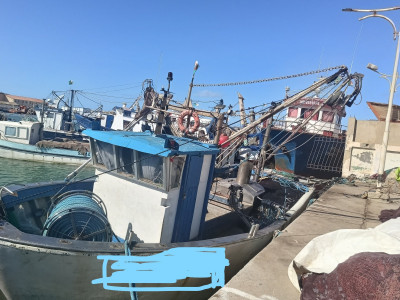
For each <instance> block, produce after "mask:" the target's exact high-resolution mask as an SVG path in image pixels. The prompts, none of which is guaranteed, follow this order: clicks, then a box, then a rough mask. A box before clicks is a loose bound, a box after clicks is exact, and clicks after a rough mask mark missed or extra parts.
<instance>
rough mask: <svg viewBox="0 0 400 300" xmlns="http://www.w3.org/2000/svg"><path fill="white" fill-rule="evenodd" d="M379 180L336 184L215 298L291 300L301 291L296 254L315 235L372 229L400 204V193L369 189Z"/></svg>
mask: <svg viewBox="0 0 400 300" xmlns="http://www.w3.org/2000/svg"><path fill="white" fill-rule="evenodd" d="M375 186H376V185H375V184H373V183H370V184H367V183H365V182H356V183H355V186H351V185H345V184H335V185H333V186H332V187H331V188H330V189H329V190H327V191H326V192H325V193H324V194H322V195H321V197H320V198H319V199H318V200H317V201H315V202H314V203H313V204H312V205H311V206H309V207H308V208H307V209H306V211H304V212H303V213H302V214H301V215H300V216H299V217H298V218H297V219H296V220H294V221H293V222H292V223H291V224H290V225H289V226H288V227H286V228H285V229H284V230H283V231H282V232H280V233H279V235H278V236H277V237H275V238H274V239H273V240H272V241H271V243H270V244H269V245H268V246H266V247H265V248H264V249H263V250H261V252H260V253H258V254H257V255H256V256H255V257H254V258H253V259H252V260H251V261H250V262H249V263H248V264H247V265H246V266H245V267H244V268H243V269H242V270H241V271H240V272H239V273H238V274H236V275H235V276H234V277H233V278H232V279H231V280H230V281H229V282H228V283H227V284H226V285H225V286H224V287H223V288H221V289H220V290H219V291H218V292H216V293H215V294H214V295H213V296H212V297H211V298H210V299H212V300H217V299H230V300H231V299H232V300H236V299H249V300H257V299H264V300H290V299H299V298H300V292H299V291H298V290H297V289H296V288H295V287H294V286H293V285H292V283H291V282H290V280H289V277H288V267H289V265H290V263H291V261H292V260H293V259H294V257H295V256H296V255H297V254H298V253H299V252H300V251H301V250H302V249H303V247H304V246H306V244H307V243H308V242H310V241H311V240H312V239H313V238H315V237H317V236H319V235H323V234H325V233H328V232H331V231H335V230H338V229H366V228H372V227H375V226H376V225H379V224H381V222H380V221H379V219H378V216H379V214H380V212H381V210H383V209H397V208H399V206H400V195H399V194H390V202H388V201H387V200H386V199H387V198H388V197H387V195H386V197H382V198H383V199H382V198H379V194H376V193H372V192H369V193H368V198H366V199H364V198H363V197H362V195H363V194H364V192H368V191H371V190H373V189H374V188H375Z"/></svg>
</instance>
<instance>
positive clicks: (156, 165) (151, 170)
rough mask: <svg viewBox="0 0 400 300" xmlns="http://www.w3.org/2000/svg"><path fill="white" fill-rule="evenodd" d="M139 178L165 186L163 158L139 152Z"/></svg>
mask: <svg viewBox="0 0 400 300" xmlns="http://www.w3.org/2000/svg"><path fill="white" fill-rule="evenodd" d="M138 162H139V164H138V178H139V180H142V181H145V182H148V183H152V184H155V185H159V186H163V164H164V163H163V158H162V157H161V156H158V155H152V154H148V153H143V152H138Z"/></svg>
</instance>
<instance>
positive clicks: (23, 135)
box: [18, 127, 28, 140]
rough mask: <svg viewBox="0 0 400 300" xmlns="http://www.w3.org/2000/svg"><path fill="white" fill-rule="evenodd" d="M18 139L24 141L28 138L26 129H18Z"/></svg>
mask: <svg viewBox="0 0 400 300" xmlns="http://www.w3.org/2000/svg"><path fill="white" fill-rule="evenodd" d="M18 137H19V138H21V139H25V140H26V139H27V138H28V128H21V127H20V128H18Z"/></svg>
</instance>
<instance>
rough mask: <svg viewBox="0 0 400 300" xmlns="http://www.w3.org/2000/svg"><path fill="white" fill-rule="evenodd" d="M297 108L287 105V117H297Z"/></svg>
mask: <svg viewBox="0 0 400 300" xmlns="http://www.w3.org/2000/svg"><path fill="white" fill-rule="evenodd" d="M297 112H298V109H297V108H295V107H289V109H288V117H289V118H297Z"/></svg>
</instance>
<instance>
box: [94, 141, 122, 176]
mask: <svg viewBox="0 0 400 300" xmlns="http://www.w3.org/2000/svg"><path fill="white" fill-rule="evenodd" d="M94 146H95V151H94V154H95V156H96V163H97V164H99V165H104V166H105V167H106V168H107V169H108V170H112V169H115V168H116V167H117V166H116V164H115V158H114V147H113V145H111V144H108V143H104V142H100V141H94Z"/></svg>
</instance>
